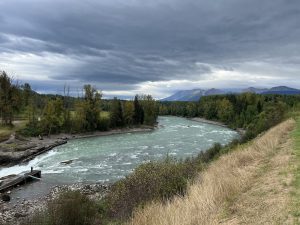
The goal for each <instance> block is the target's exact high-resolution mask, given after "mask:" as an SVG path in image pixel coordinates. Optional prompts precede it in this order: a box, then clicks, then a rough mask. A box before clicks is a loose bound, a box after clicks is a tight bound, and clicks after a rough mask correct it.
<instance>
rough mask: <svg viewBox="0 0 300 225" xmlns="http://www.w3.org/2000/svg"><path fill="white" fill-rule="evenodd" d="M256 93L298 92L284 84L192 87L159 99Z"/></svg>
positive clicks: (174, 99) (188, 98) (185, 98)
mask: <svg viewBox="0 0 300 225" xmlns="http://www.w3.org/2000/svg"><path fill="white" fill-rule="evenodd" d="M246 92H251V93H256V94H281V95H295V94H300V90H299V89H295V88H290V87H286V86H278V87H272V88H255V87H249V88H246V89H215V88H212V89H208V90H205V89H193V90H182V91H178V92H176V93H175V94H173V95H171V96H169V97H167V98H164V99H161V100H160V101H198V100H199V99H200V98H201V97H203V96H209V95H224V94H230V93H232V94H240V93H246Z"/></svg>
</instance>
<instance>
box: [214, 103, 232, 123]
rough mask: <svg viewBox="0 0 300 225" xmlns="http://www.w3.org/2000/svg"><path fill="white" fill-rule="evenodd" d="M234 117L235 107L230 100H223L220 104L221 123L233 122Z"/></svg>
mask: <svg viewBox="0 0 300 225" xmlns="http://www.w3.org/2000/svg"><path fill="white" fill-rule="evenodd" d="M233 117H234V111H233V105H232V104H231V102H230V101H229V100H228V99H226V98H223V99H222V100H220V101H219V102H218V118H219V119H220V120H221V121H223V122H225V123H228V122H230V121H232V119H233Z"/></svg>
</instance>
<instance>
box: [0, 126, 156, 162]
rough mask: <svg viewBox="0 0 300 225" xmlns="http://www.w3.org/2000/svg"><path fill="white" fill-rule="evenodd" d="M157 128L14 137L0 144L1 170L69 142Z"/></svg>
mask: <svg viewBox="0 0 300 225" xmlns="http://www.w3.org/2000/svg"><path fill="white" fill-rule="evenodd" d="M155 128H156V126H139V127H132V128H122V129H114V130H109V131H96V132H90V133H81V134H66V133H61V134H55V135H50V136H45V137H42V139H39V138H37V137H31V138H27V139H23V140H19V139H18V138H17V137H15V136H12V137H11V138H10V139H9V140H7V141H5V142H2V143H0V149H2V151H0V168H1V167H9V166H14V165H17V164H22V163H27V162H28V161H30V160H32V159H34V158H35V157H36V156H38V155H41V154H43V153H45V152H47V151H50V150H52V149H53V148H55V147H57V146H60V145H64V144H66V143H67V142H68V140H74V139H83V138H92V137H102V136H109V135H117V134H126V133H141V132H151V131H153V130H154V129H155ZM11 145H14V147H13V148H11V147H10V146H11ZM6 146H7V148H6Z"/></svg>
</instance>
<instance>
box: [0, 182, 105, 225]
mask: <svg viewBox="0 0 300 225" xmlns="http://www.w3.org/2000/svg"><path fill="white" fill-rule="evenodd" d="M108 190H109V185H106V184H100V183H99V184H82V183H77V184H72V185H62V186H55V187H53V188H52V189H51V191H50V193H49V194H48V195H47V196H44V197H41V198H37V199H32V200H25V199H18V200H17V202H16V203H11V202H4V201H2V200H0V224H6V223H11V224H15V225H18V224H19V223H20V222H21V221H22V220H24V219H26V218H28V217H29V216H31V215H34V213H35V212H36V211H41V210H43V209H45V206H46V204H47V202H48V201H51V200H53V199H55V198H57V197H58V196H59V194H60V193H61V192H64V191H80V192H81V193H82V194H85V195H86V196H88V197H89V198H90V199H91V200H100V199H101V198H103V196H105V194H106V193H107V192H108Z"/></svg>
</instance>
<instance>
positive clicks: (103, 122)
mask: <svg viewBox="0 0 300 225" xmlns="http://www.w3.org/2000/svg"><path fill="white" fill-rule="evenodd" d="M97 128H98V130H100V131H108V130H109V128H110V118H109V117H100V119H99V121H98V126H97Z"/></svg>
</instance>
